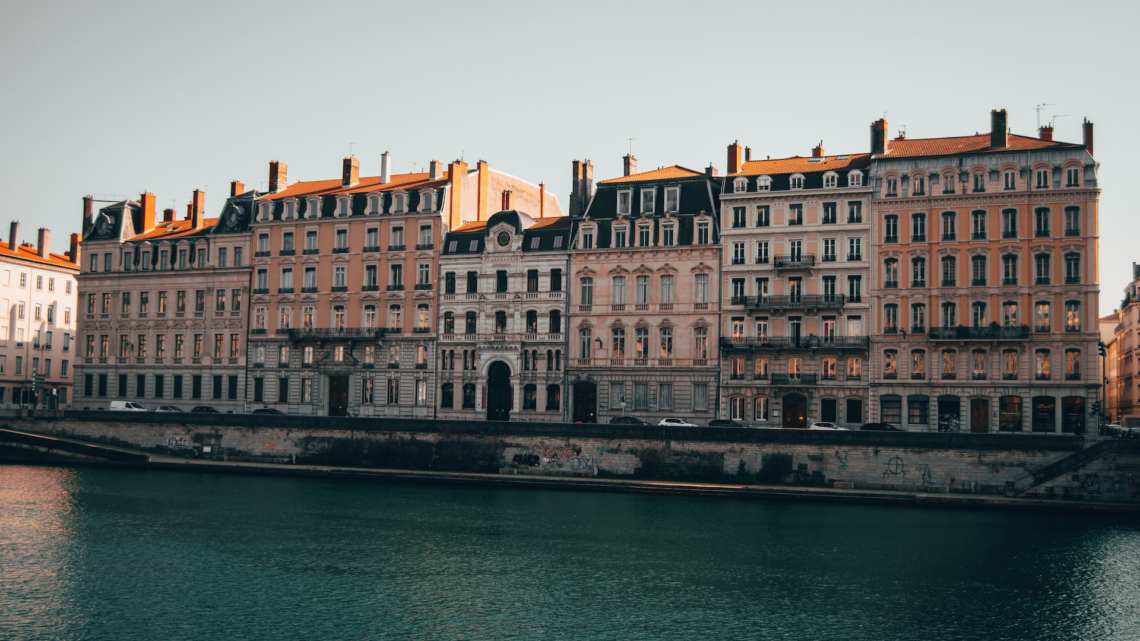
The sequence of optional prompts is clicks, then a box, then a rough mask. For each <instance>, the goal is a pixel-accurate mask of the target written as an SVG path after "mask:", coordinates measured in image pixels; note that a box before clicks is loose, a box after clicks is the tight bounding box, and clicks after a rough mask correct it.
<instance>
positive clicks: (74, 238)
mask: <svg viewBox="0 0 1140 641" xmlns="http://www.w3.org/2000/svg"><path fill="white" fill-rule="evenodd" d="M82 238H83V236H80V235H79V234H72V235H71V249H70V250H68V252H67V257H68V258H69V259H70V260H71V262H72V263H74V264H76V265H78V264H79V241H80V240H81V239H82Z"/></svg>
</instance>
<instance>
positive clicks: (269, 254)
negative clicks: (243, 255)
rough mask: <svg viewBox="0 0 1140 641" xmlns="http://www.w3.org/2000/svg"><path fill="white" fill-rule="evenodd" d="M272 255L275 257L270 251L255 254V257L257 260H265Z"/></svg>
mask: <svg viewBox="0 0 1140 641" xmlns="http://www.w3.org/2000/svg"><path fill="white" fill-rule="evenodd" d="M272 255H273V252H271V251H269V250H268V249H267V250H265V251H259V252H253V256H254V257H255V258H265V257H267V256H272Z"/></svg>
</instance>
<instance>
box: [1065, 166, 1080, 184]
mask: <svg viewBox="0 0 1140 641" xmlns="http://www.w3.org/2000/svg"><path fill="white" fill-rule="evenodd" d="M1065 186H1066V187H1080V186H1081V170H1080V169H1079V168H1077V167H1069V168H1068V169H1066V170H1065Z"/></svg>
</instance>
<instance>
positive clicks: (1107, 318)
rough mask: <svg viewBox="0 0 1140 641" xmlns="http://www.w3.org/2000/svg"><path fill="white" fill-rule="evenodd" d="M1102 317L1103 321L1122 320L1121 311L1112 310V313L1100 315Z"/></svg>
mask: <svg viewBox="0 0 1140 641" xmlns="http://www.w3.org/2000/svg"><path fill="white" fill-rule="evenodd" d="M1100 319H1101V320H1102V321H1114V320H1120V312H1112V313H1111V314H1109V315H1108V316H1101V317H1100Z"/></svg>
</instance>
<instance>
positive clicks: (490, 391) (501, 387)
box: [487, 361, 512, 421]
mask: <svg viewBox="0 0 1140 641" xmlns="http://www.w3.org/2000/svg"><path fill="white" fill-rule="evenodd" d="M511 396H512V395H511V367H510V366H509V365H507V364H506V363H504V362H503V361H495V362H494V363H491V367H490V369H488V370H487V420H488V421H509V420H511V401H512V398H511Z"/></svg>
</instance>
